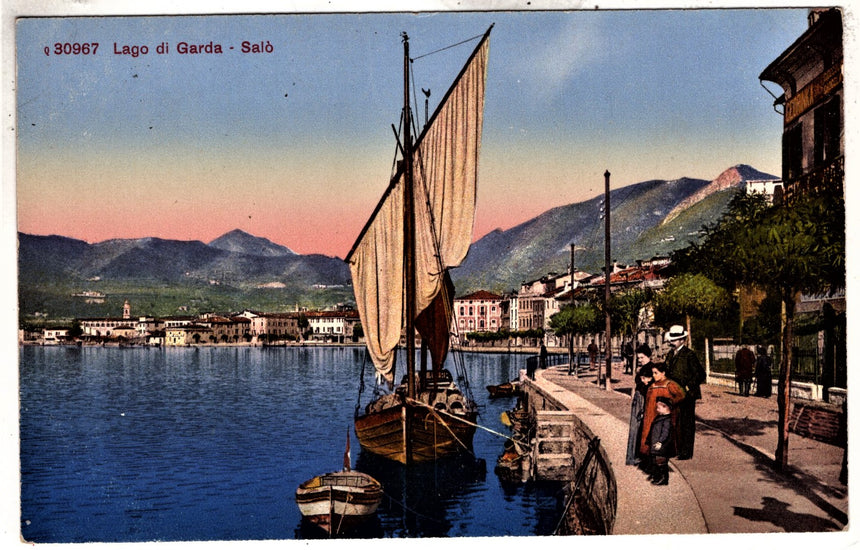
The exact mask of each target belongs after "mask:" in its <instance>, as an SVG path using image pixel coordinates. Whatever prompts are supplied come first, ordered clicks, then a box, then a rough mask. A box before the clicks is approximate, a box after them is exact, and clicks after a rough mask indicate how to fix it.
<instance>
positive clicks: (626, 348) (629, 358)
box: [621, 340, 634, 374]
mask: <svg viewBox="0 0 860 550" xmlns="http://www.w3.org/2000/svg"><path fill="white" fill-rule="evenodd" d="M633 355H634V350H633V340H628V341H627V342H625V344H624V345H623V346H621V358H622V359H623V360H624V374H633Z"/></svg>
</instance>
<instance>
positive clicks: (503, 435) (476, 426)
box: [407, 398, 523, 448]
mask: <svg viewBox="0 0 860 550" xmlns="http://www.w3.org/2000/svg"><path fill="white" fill-rule="evenodd" d="M407 401H408V402H409V403H410V404H411V405H416V406H420V407H424V408H426V409H429V410H430V411H432V412H433V414H434V415H436V416H437V417H439V416H440V415H445V416H449V417H451V418H453V419H454V420H457V421H458V422H461V423H463V424H466V425H467V426H472V427H474V428H479V429H481V430H484V431H485V432H488V433H491V434H493V435H497V436H499V437H502V438H504V439H508V440H510V441H513V442H514V443H516V444H518V445H523V442H522V441H520V440H518V439H514V438H513V437H511V436H509V435H505V434H503V433H501V432H497V431H495V430H491V429H490V428H487V427H486V426H481V425H480V424H477V423H475V422H472V421H470V420H466V419H465V418H461V417H459V416H457V415H455V414H451V413H449V412H447V411H440V410H438V409H436V408H434V407H431V406H430V405H428V404H426V403H422V402H421V401H417V400H415V399H409V398H407ZM439 421H440V422H441V423H442V425H443V426H445V428H446V429H447V430H448V431H449V432H451V435H452V436H453V437H454V439H456V440H457V442H458V443H460V445H463V443H462V442H461V441H460V440H459V439H457V436H456V435H454V432H453V431H452V430H451V428H450V427H449V426H448V423H447V422H445V421H444V420H443V419H442V418H439ZM463 447H464V448H466V446H465V445H463Z"/></svg>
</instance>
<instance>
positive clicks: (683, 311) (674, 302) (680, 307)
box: [656, 273, 734, 331]
mask: <svg viewBox="0 0 860 550" xmlns="http://www.w3.org/2000/svg"><path fill="white" fill-rule="evenodd" d="M656 302H657V310H658V312H659V314H658V315H659V316H660V317H661V318H678V317H682V318H684V319H685V320H686V323H687V330H688V331H689V330H690V325H691V322H690V318H691V317H703V318H710V319H713V318H720V317H723V316H725V315H726V314H727V313H728V312H731V311H732V310H733V302H734V298H733V297H732V294H731V293H730V292H729V291H728V290H726V289H725V288H723V287H722V286H720V285H718V284H717V283H715V282H714V281H713V280H711V279H710V278H708V277H707V276H705V275H703V274H701V273H682V274H680V275H676V276H675V277H672V279H670V280H669V283H668V284H667V285H666V287H665V288H664V289H663V292H661V293H660V294H659V295H658V297H657V300H656Z"/></svg>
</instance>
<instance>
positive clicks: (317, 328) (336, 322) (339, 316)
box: [304, 309, 361, 344]
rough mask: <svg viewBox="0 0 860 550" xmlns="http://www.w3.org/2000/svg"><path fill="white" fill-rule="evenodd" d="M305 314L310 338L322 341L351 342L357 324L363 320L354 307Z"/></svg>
mask: <svg viewBox="0 0 860 550" xmlns="http://www.w3.org/2000/svg"><path fill="white" fill-rule="evenodd" d="M304 316H305V318H306V319H307V320H308V328H309V331H310V333H311V334H310V339H311V340H315V341H320V342H332V343H339V344H343V343H346V342H350V341H352V340H353V335H354V333H355V326H356V325H357V324H359V323H360V322H361V319H360V318H359V316H358V311H356V310H354V309H348V310H340V311H308V312H306V313H304Z"/></svg>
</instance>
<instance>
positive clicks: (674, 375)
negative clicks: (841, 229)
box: [663, 325, 705, 460]
mask: <svg viewBox="0 0 860 550" xmlns="http://www.w3.org/2000/svg"><path fill="white" fill-rule="evenodd" d="M663 339H664V340H665V341H666V342H667V343H668V344H669V345H670V346H671V347H672V350H671V351H670V352H669V354H668V355H667V356H666V365H667V366H668V370H667V374H668V376H669V378H671V379H672V380H674V381H675V382H677V383H678V385H679V386H681V387H682V388H683V389H684V391H685V392H686V395H685V397H684V399H683V400H682V401H681V402H680V403H678V460H689V459H691V458H693V444H694V442H695V437H696V400H698V399H701V398H702V392H701V390H700V389H699V386H700V385H701V384H703V383H704V382H705V369H704V368H702V363H701V362H700V361H699V358H698V357H696V354H695V353H693V350H691V349H690V347H689V346H687V345H686V344H687V331H686V330H684V327H682V326H681V325H673V326H672V327H671V328H670V329H669V332H668V333H667V334H665V335H664V337H663Z"/></svg>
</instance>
